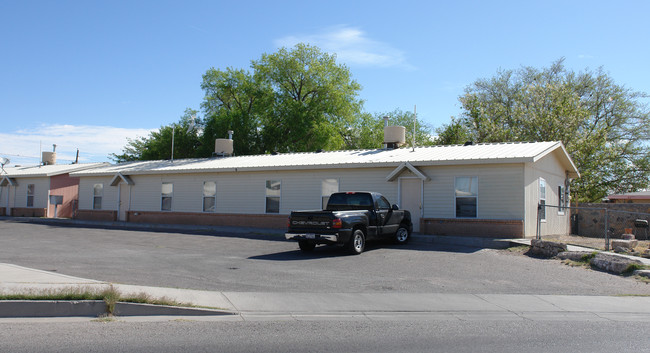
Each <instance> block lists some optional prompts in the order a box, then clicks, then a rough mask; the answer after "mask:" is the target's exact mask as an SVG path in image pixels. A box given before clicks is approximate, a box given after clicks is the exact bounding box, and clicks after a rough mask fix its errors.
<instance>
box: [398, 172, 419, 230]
mask: <svg viewBox="0 0 650 353" xmlns="http://www.w3.org/2000/svg"><path fill="white" fill-rule="evenodd" d="M399 183H400V199H399V207H400V209H403V210H408V211H410V212H411V219H412V220H413V231H414V232H419V231H420V217H421V215H422V180H421V179H420V178H400V179H399Z"/></svg>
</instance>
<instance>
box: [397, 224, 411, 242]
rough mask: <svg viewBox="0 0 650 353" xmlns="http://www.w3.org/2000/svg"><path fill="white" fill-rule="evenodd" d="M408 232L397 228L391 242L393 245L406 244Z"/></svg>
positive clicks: (402, 228) (404, 228)
mask: <svg viewBox="0 0 650 353" xmlns="http://www.w3.org/2000/svg"><path fill="white" fill-rule="evenodd" d="M409 235H410V234H409V230H408V229H407V228H406V227H404V226H402V225H400V226H399V228H397V232H395V237H394V238H393V241H394V242H395V244H406V243H408V241H409Z"/></svg>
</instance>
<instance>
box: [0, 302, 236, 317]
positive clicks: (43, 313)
mask: <svg viewBox="0 0 650 353" xmlns="http://www.w3.org/2000/svg"><path fill="white" fill-rule="evenodd" d="M107 314H108V311H107V307H106V302H104V301H103V300H4V301H0V318H19V317H20V318H26V317H30V318H31V317H100V316H103V315H107ZM114 315H116V316H224V315H236V313H232V312H228V311H223V310H214V309H203V308H188V307H176V306H167V305H153V304H141V303H126V302H118V303H115V309H114Z"/></svg>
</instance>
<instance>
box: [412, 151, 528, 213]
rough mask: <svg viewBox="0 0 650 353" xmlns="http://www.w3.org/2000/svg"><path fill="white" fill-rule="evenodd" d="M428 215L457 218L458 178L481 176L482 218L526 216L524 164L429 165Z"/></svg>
mask: <svg viewBox="0 0 650 353" xmlns="http://www.w3.org/2000/svg"><path fill="white" fill-rule="evenodd" d="M421 170H422V171H423V172H424V173H425V174H426V175H427V176H429V177H430V178H431V180H430V181H426V182H424V200H423V205H424V206H423V207H424V217H425V218H456V208H455V197H456V196H455V178H456V177H461V176H465V177H478V210H477V212H478V214H477V218H478V219H503V220H514V219H524V211H523V206H524V167H523V165H521V164H504V165H469V166H440V167H435V166H434V167H426V168H421Z"/></svg>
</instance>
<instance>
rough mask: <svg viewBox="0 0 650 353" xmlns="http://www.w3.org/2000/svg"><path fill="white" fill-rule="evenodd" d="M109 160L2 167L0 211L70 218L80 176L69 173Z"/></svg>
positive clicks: (6, 214)
mask: <svg viewBox="0 0 650 353" xmlns="http://www.w3.org/2000/svg"><path fill="white" fill-rule="evenodd" d="M107 164H108V163H87V164H67V165H63V164H50V165H37V166H29V167H4V168H3V170H2V172H0V173H1V174H0V215H1V216H13V217H64V218H72V217H73V215H74V212H75V211H76V208H77V200H78V194H79V178H77V177H71V176H70V173H71V172H75V171H81V170H85V169H90V168H95V167H99V166H104V165H107Z"/></svg>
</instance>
